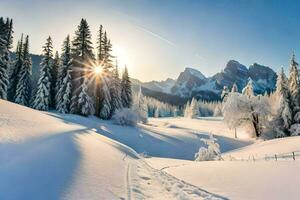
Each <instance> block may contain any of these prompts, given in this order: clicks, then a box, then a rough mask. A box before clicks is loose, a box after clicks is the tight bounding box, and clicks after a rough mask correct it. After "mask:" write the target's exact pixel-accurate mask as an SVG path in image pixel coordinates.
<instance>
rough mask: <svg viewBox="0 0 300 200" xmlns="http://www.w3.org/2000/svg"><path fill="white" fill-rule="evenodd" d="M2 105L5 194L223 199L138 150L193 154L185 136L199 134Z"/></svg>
mask: <svg viewBox="0 0 300 200" xmlns="http://www.w3.org/2000/svg"><path fill="white" fill-rule="evenodd" d="M0 113H1V114H0V124H1V126H0V133H1V136H0V177H1V179H0V199H222V197H221V196H219V195H216V194H212V193H210V192H207V191H205V190H202V189H201V188H198V187H196V186H193V185H190V184H187V183H185V182H182V181H181V180H178V179H177V178H175V177H173V176H171V175H168V174H166V173H165V172H161V171H159V170H155V169H153V168H152V167H150V166H149V165H148V164H147V163H146V162H144V159H143V158H141V157H140V156H139V155H138V154H137V153H136V152H139V153H142V152H147V153H148V154H153V155H161V156H164V155H166V156H168V155H169V156H170V157H172V156H173V157H177V156H178V157H179V158H180V157H185V156H189V155H188V152H191V154H192V156H193V154H194V152H192V150H188V151H186V152H185V153H183V154H181V153H179V152H181V151H180V150H176V149H180V145H182V144H184V143H185V139H186V142H187V143H188V144H197V142H199V141H192V138H197V137H196V136H195V135H192V136H190V137H188V136H185V135H184V134H183V133H176V132H175V135H174V136H170V134H169V135H167V134H166V133H159V132H155V131H154V130H153V131H152V129H151V128H153V127H152V126H149V127H148V126H147V127H144V126H141V127H139V128H133V127H122V126H117V125H114V124H112V123H111V122H108V121H101V120H99V119H96V118H93V117H92V118H84V117H80V116H75V115H59V114H55V113H47V112H40V111H36V110H33V109H30V108H26V107H23V106H20V105H17V104H13V103H9V102H6V101H2V100H0ZM154 129H155V128H154ZM188 134H189V133H186V135H188ZM107 136H108V137H107ZM118 141H120V142H123V143H124V144H122V143H120V142H118ZM147 143H148V144H147ZM176 145H177V146H176ZM178 145H179V146H178ZM129 146H131V147H132V148H134V149H135V150H133V149H132V148H130V147H129ZM187 146H188V145H186V146H185V147H187ZM156 148H157V150H155V149H156ZM159 148H160V150H159ZM193 148H195V147H194V146H192V148H191V149H193ZM172 150H176V151H175V152H174V153H168V152H164V151H172ZM192 156H190V157H192Z"/></svg>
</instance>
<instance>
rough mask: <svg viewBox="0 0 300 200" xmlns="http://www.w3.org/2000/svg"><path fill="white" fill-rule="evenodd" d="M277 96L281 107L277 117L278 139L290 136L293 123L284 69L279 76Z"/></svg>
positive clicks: (276, 129)
mask: <svg viewBox="0 0 300 200" xmlns="http://www.w3.org/2000/svg"><path fill="white" fill-rule="evenodd" d="M275 94H276V95H278V98H279V101H280V106H279V110H278V112H277V115H276V117H275V123H276V124H275V126H274V127H275V131H276V132H277V137H284V136H285V135H288V130H289V128H290V126H291V123H292V110H291V108H290V101H289V89H288V83H287V78H286V76H285V74H284V71H283V68H281V71H280V73H279V74H278V76H277V82H276V93H275Z"/></svg>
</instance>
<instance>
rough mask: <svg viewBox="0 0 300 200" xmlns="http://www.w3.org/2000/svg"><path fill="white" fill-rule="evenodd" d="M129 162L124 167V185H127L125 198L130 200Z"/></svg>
mask: <svg viewBox="0 0 300 200" xmlns="http://www.w3.org/2000/svg"><path fill="white" fill-rule="evenodd" d="M130 169H131V167H130V163H128V164H127V169H126V187H127V200H131V180H130V179H131V178H130Z"/></svg>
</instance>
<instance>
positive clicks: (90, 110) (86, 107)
mask: <svg viewBox="0 0 300 200" xmlns="http://www.w3.org/2000/svg"><path fill="white" fill-rule="evenodd" d="M78 108H79V114H80V115H83V116H89V115H93V114H94V112H95V110H94V104H93V101H92V99H91V97H90V96H89V94H88V87H87V79H86V78H84V80H83V83H82V85H81V89H80V93H79V96H78Z"/></svg>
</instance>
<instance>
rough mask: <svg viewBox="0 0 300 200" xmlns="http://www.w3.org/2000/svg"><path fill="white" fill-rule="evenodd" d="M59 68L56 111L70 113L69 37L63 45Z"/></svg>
mask: <svg viewBox="0 0 300 200" xmlns="http://www.w3.org/2000/svg"><path fill="white" fill-rule="evenodd" d="M61 64H62V65H61V67H60V70H59V76H58V81H57V91H58V92H57V94H56V109H57V110H58V112H60V113H69V112H70V102H71V44H70V36H67V38H66V39H65V41H64V43H63V47H62V55H61Z"/></svg>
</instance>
